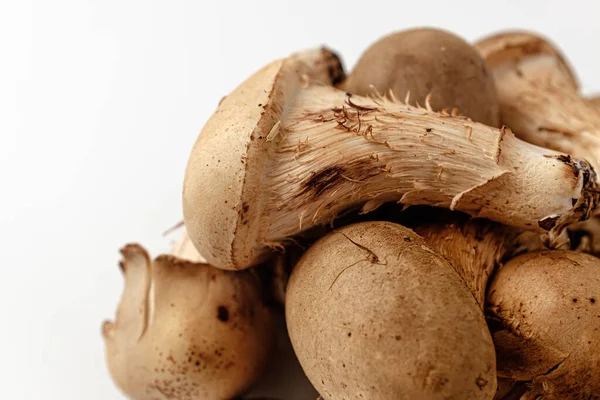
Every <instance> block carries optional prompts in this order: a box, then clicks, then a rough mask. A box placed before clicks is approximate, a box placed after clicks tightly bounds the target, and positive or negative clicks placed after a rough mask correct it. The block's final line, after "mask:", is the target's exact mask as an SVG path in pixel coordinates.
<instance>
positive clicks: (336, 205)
mask: <svg viewBox="0 0 600 400" xmlns="http://www.w3.org/2000/svg"><path fill="white" fill-rule="evenodd" d="M599 103H600V102H599V101H598V98H596V99H593V98H584V97H583V96H582V95H581V94H580V92H579V88H578V83H577V81H576V78H575V74H574V73H573V71H572V70H571V68H570V66H569V65H568V63H567V61H566V59H565V57H563V56H562V55H561V52H560V51H559V50H558V49H557V48H556V47H555V46H553V45H552V44H551V43H550V42H549V41H548V40H546V39H544V38H542V37H539V36H537V35H535V34H532V33H524V32H505V33H500V34H495V35H492V36H489V37H487V38H485V39H483V40H481V41H479V42H478V43H475V44H469V43H467V42H466V41H464V40H463V39H461V38H460V37H458V36H455V35H453V34H451V33H448V32H444V31H441V30H437V29H426V28H421V29H414V30H408V31H403V32H397V33H394V34H392V35H390V36H387V37H384V38H382V39H381V40H379V41H378V42H376V43H375V44H374V45H373V46H371V47H370V48H369V49H367V50H366V51H365V53H364V54H363V56H362V58H361V59H360V60H359V61H358V63H357V64H356V66H355V68H354V70H353V71H352V73H351V74H350V75H349V76H348V77H346V74H345V72H344V70H343V68H342V62H341V60H340V58H339V57H338V56H337V55H336V54H335V53H333V52H332V51H330V50H328V49H326V48H320V49H312V50H304V51H301V52H297V53H294V54H292V55H290V56H289V57H286V58H282V59H280V60H276V61H273V62H270V63H268V64H267V65H266V66H265V67H263V68H262V69H260V70H259V71H257V72H256V73H254V74H253V75H252V76H251V77H249V78H248V79H246V80H245V81H243V82H242V83H241V84H240V85H239V86H238V87H237V88H236V89H235V90H234V91H233V92H232V93H230V94H229V95H227V96H226V97H225V98H224V99H223V100H222V101H221V102H219V106H218V108H217V110H216V111H215V113H214V114H213V115H212V117H211V118H210V119H209V120H208V121H207V122H206V124H205V125H204V128H203V129H202V131H201V133H200V135H199V137H198V140H197V141H196V143H195V145H194V147H193V149H192V150H191V153H190V155H189V161H188V165H187V169H186V172H185V180H184V187H183V215H184V223H185V230H184V231H183V234H182V236H181V239H180V241H179V243H178V244H177V245H176V246H175V248H174V249H173V252H172V254H171V255H161V256H159V257H157V258H156V259H154V260H151V259H150V257H149V255H148V253H147V252H146V251H145V250H144V249H143V248H142V247H141V246H139V245H133V244H132V245H127V246H125V247H124V248H123V249H122V251H121V252H122V254H123V257H124V260H123V261H122V262H121V268H122V271H123V273H124V276H125V289H124V292H123V297H122V299H121V302H120V305H119V307H118V310H117V317H116V320H115V322H105V323H104V325H103V336H104V340H105V344H106V356H107V363H108V367H109V370H110V373H111V376H112V378H113V380H114V382H115V384H116V385H117V386H118V387H119V388H120V389H121V391H122V392H123V393H124V394H125V395H126V396H128V397H129V398H131V399H134V400H154V399H160V400H166V399H177V400H193V399H233V398H239V397H240V396H243V398H248V399H249V398H258V397H269V398H277V399H282V400H285V399H292V400H294V399H307V398H313V399H314V398H316V397H317V396H319V395H320V396H321V398H323V399H332V400H333V399H350V398H353V399H373V400H380V399H525V400H533V399H600V378H599V376H600V260H599V259H598V258H596V255H597V253H596V251H598V250H600V248H599V247H598V246H597V245H596V246H594V243H595V241H596V240H595V239H597V240H600V237H598V236H600V235H594V233H595V232H598V233H600V223H599V222H598V221H600V218H599V217H598V216H597V215H600V212H597V211H596V208H597V207H598V203H599V202H600V192H599V189H598V178H597V176H596V172H595V170H594V168H596V169H597V168H600V105H599ZM597 227H598V228H597ZM588 253H589V254H588ZM278 327H279V328H278ZM292 348H293V351H292V350H291V349H292ZM265 371H266V372H265ZM317 393H318V394H317Z"/></svg>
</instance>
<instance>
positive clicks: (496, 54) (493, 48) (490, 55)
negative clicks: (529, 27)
mask: <svg viewBox="0 0 600 400" xmlns="http://www.w3.org/2000/svg"><path fill="white" fill-rule="evenodd" d="M475 47H476V48H477V50H478V51H479V53H480V54H481V55H482V57H483V58H484V60H485V62H486V63H487V65H488V66H489V67H490V69H491V70H492V71H494V70H496V69H498V68H502V67H506V68H518V69H519V70H521V71H523V70H525V71H526V70H527V69H528V68H530V67H531V68H534V69H535V70H536V71H537V67H538V66H544V67H551V68H554V69H555V70H556V71H557V72H559V73H561V74H563V75H564V77H565V78H566V79H565V80H566V82H567V83H568V84H569V85H570V86H571V87H572V88H573V89H578V87H579V84H578V81H577V77H576V76H575V72H574V71H573V69H572V68H571V66H570V65H569V63H568V62H567V60H566V58H565V57H564V56H563V55H562V53H561V52H560V51H559V50H558V49H557V48H556V46H555V45H554V44H552V43H551V42H550V41H548V40H547V39H545V38H542V37H540V36H538V35H535V34H533V33H529V32H519V31H515V32H504V33H500V34H496V35H492V36H488V37H486V38H484V39H482V40H480V41H478V42H477V43H476V44H475Z"/></svg>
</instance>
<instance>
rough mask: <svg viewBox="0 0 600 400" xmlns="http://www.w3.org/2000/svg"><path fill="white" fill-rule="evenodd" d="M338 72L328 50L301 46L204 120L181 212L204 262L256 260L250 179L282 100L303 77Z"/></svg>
mask: <svg viewBox="0 0 600 400" xmlns="http://www.w3.org/2000/svg"><path fill="white" fill-rule="evenodd" d="M342 78H343V70H342V67H341V63H340V60H339V59H338V58H337V56H336V55H335V54H333V53H332V52H331V51H328V50H326V49H317V50H311V51H305V52H301V53H298V54H296V55H293V56H291V57H288V58H285V59H281V60H278V61H275V62H272V63H271V64H269V65H267V66H266V67H264V68H263V69H261V70H260V71H258V72H256V73H255V74H254V75H253V76H251V77H250V78H249V79H247V80H246V81H245V82H244V83H242V84H241V85H240V86H239V87H237V88H236V89H235V90H234V91H233V92H232V93H231V94H230V95H228V96H227V97H226V98H225V99H224V100H223V101H222V102H221V103H220V105H219V107H218V109H217V111H216V112H215V113H214V114H213V116H212V117H211V118H210V119H209V120H208V122H207V123H206V125H205V126H204V128H203V129H202V132H201V133H200V136H199V138H198V140H197V141H196V144H195V145H194V147H193V149H192V152H191V155H190V158H189V161H188V165H187V170H186V175H185V181H184V187H183V212H184V219H185V224H186V227H187V229H188V232H189V235H190V238H191V239H192V241H193V243H194V245H195V246H196V248H197V249H198V250H199V252H200V254H202V255H203V256H204V257H205V258H206V259H207V260H208V262H209V263H210V264H211V265H215V266H217V267H219V268H224V269H237V268H238V266H239V265H244V266H248V265H250V264H255V263H256V262H257V261H260V255H257V254H256V253H257V252H260V251H261V250H262V249H254V248H252V245H253V243H255V240H253V239H254V238H255V237H256V235H257V234H258V231H259V230H260V229H261V226H262V225H261V223H260V221H259V216H260V213H259V211H258V210H259V209H260V206H261V204H260V202H261V193H260V188H259V185H258V184H256V183H257V182H260V181H261V179H262V176H263V173H264V167H265V162H266V160H267V159H268V156H267V154H268V152H269V150H270V147H271V145H272V144H273V145H274V142H273V139H274V138H275V137H276V135H277V134H278V133H279V132H278V131H279V124H280V121H281V119H282V115H283V114H284V113H285V112H286V104H287V103H289V102H292V100H293V98H294V96H295V95H296V94H297V93H298V91H299V90H300V88H302V87H304V86H306V85H308V81H309V80H312V81H320V82H323V83H325V84H333V83H337V82H339V81H340V80H341V79H342ZM217 166H218V167H217ZM199 232H201V233H199ZM207 234H208V235H209V236H210V237H209V238H206V237H205V236H206V235H207ZM199 236H204V238H205V239H206V240H202V241H200V240H198V237H199ZM234 239H235V240H234ZM209 241H210V243H211V244H212V245H210V246H209V244H208V242H209ZM250 260H252V261H250Z"/></svg>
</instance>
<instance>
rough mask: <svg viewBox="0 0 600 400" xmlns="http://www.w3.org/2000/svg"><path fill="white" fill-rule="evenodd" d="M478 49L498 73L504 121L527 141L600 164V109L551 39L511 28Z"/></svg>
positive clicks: (478, 44)
mask: <svg viewBox="0 0 600 400" xmlns="http://www.w3.org/2000/svg"><path fill="white" fill-rule="evenodd" d="M476 47H477V48H478V50H479V51H480V53H481V54H482V56H483V57H484V59H485V60H486V62H487V64H488V66H489V67H490V69H491V70H492V72H493V74H494V78H495V80H496V88H497V91H498V97H499V100H500V109H501V113H502V122H503V123H504V124H506V125H508V126H510V127H511V128H512V129H513V130H514V131H515V133H516V134H517V136H518V137H520V138H522V139H523V140H525V141H527V142H530V143H533V144H536V145H538V146H542V147H547V148H551V149H555V150H558V151H562V152H565V153H567V154H572V155H573V156H575V157H581V158H584V159H586V160H588V161H589V162H590V163H591V164H592V166H593V167H595V168H598V167H600V113H598V111H597V109H596V107H594V106H593V105H592V104H591V102H590V101H589V100H586V99H584V98H582V97H581V95H580V93H579V90H578V85H577V82H576V79H575V76H574V73H573V72H572V71H571V68H570V67H569V65H568V63H567V62H566V61H565V59H564V57H563V56H562V55H561V53H560V52H559V51H558V50H557V49H556V48H555V47H554V46H553V45H552V44H551V43H549V42H548V41H546V40H545V39H543V38H541V37H538V36H535V35H532V34H528V33H522V32H511V33H505V34H498V35H494V36H491V37H488V38H486V39H484V40H482V41H480V42H479V43H477V45H476Z"/></svg>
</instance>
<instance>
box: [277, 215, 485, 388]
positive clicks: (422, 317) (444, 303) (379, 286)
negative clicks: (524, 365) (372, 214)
mask: <svg viewBox="0 0 600 400" xmlns="http://www.w3.org/2000/svg"><path fill="white" fill-rule="evenodd" d="M286 319H287V322H288V331H289V334H290V338H291V341H292V345H293V346H294V350H295V351H296V354H297V355H298V359H299V360H300V364H301V365H302V367H303V369H304V371H305V373H306V375H307V376H308V378H309V379H310V380H311V382H312V383H313V385H314V386H315V387H316V388H317V390H318V391H319V393H321V395H322V396H323V397H324V398H325V399H343V398H364V399H370V400H377V399H385V400H388V399H449V398H453V399H491V398H492V397H493V396H494V393H495V392H496V376H495V356H494V351H493V345H492V342H491V337H490V334H489V331H488V329H487V326H486V323H485V320H484V318H483V313H482V312H481V310H480V309H479V307H478V306H477V303H476V302H475V300H474V298H473V296H472V295H471V293H470V292H469V290H468V289H467V287H466V286H465V285H464V283H463V282H462V280H461V278H460V277H459V276H458V275H457V274H456V272H455V271H454V270H453V269H452V267H451V266H450V264H449V263H448V262H447V261H446V260H444V258H443V257H441V256H440V255H438V254H437V253H435V252H434V251H433V250H431V249H430V248H429V247H428V246H427V245H426V244H425V242H424V241H423V239H422V238H420V237H419V236H418V235H416V234H415V233H414V232H413V231H411V230H409V229H407V228H404V227H403V226H401V225H397V224H392V223H389V222H365V223H360V224H354V225H349V226H346V227H344V228H341V229H339V230H336V231H334V232H332V233H330V234H328V235H326V236H325V237H323V238H322V239H320V240H319V241H318V242H317V243H316V244H314V245H313V246H312V247H311V248H309V250H308V251H307V252H306V253H305V255H304V256H303V258H302V259H301V261H300V262H299V263H298V264H297V265H296V267H295V268H294V271H293V272H292V276H291V278H290V282H289V285H288V292H287V297H286Z"/></svg>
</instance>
